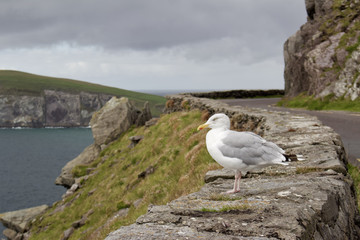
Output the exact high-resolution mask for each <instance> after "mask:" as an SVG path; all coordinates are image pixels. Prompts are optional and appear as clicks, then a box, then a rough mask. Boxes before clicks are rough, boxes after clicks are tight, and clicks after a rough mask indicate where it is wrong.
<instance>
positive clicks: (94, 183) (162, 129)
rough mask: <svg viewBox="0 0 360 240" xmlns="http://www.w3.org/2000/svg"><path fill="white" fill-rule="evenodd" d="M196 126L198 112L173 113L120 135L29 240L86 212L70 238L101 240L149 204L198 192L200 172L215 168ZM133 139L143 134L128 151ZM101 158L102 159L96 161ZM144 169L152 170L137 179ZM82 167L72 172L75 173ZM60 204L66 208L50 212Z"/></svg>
mask: <svg viewBox="0 0 360 240" xmlns="http://www.w3.org/2000/svg"><path fill="white" fill-rule="evenodd" d="M201 123H202V120H201V112H199V111H189V112H177V113H172V114H168V115H163V116H162V117H161V118H160V119H159V121H158V123H157V124H156V125H154V126H151V127H149V128H145V127H139V128H133V129H131V130H129V131H128V132H126V133H124V134H123V135H122V136H121V137H120V138H118V139H117V140H115V141H114V142H112V143H111V144H110V145H109V146H108V147H107V148H106V149H104V150H103V151H102V153H101V154H100V156H102V157H99V159H97V160H95V162H96V163H97V164H96V165H95V164H94V165H95V166H94V167H95V169H94V172H96V174H94V175H91V176H89V178H87V179H86V180H85V179H84V180H83V182H82V184H81V188H80V189H79V190H78V191H77V192H75V193H74V194H73V195H71V196H69V197H67V198H66V199H64V201H62V202H59V203H58V204H55V205H54V206H53V207H52V208H50V209H49V210H48V211H47V212H46V213H45V214H43V215H42V216H40V217H39V218H38V220H36V221H35V222H34V223H33V226H32V229H31V232H32V233H33V235H32V236H31V237H30V239H31V240H42V239H59V236H61V235H62V234H63V232H64V231H65V230H66V229H68V228H70V227H71V224H72V223H73V222H75V221H77V220H79V219H81V216H83V215H84V214H86V213H87V212H89V211H90V210H91V209H92V210H93V214H91V215H90V216H89V217H88V219H87V222H86V223H85V225H84V226H82V227H80V228H78V229H75V231H74V233H73V234H72V235H71V238H70V239H90V240H94V239H104V238H105V237H106V236H107V234H109V233H110V232H112V231H114V230H116V229H117V228H119V227H121V226H124V225H129V224H132V223H134V222H135V220H136V219H137V218H138V217H139V216H140V215H143V214H145V213H146V211H147V208H148V205H149V204H154V205H162V204H166V203H168V202H169V201H171V200H174V199H176V198H179V197H181V196H184V195H187V194H189V193H191V192H195V191H198V190H199V189H200V188H201V186H203V185H204V175H205V173H206V172H207V171H209V170H213V169H217V168H220V166H219V165H218V164H217V163H216V162H214V161H213V160H212V158H211V157H210V155H209V154H208V152H207V150H206V147H205V144H204V141H205V135H206V131H200V132H196V133H195V132H193V129H196V128H197V126H198V125H200V124H201ZM134 135H143V136H144V139H143V140H142V141H141V142H140V143H139V144H138V145H136V147H134V148H132V149H130V148H128V147H127V146H128V145H129V137H130V136H134ZM195 143H197V144H195ZM104 156H106V157H107V159H106V161H103V162H102V161H101V159H102V158H103V157H104ZM135 160H136V161H135ZM134 163H135V164H134ZM110 165H111V167H110ZM89 166H90V165H89ZM89 166H87V167H89ZM149 166H153V167H154V168H155V169H156V170H155V171H154V172H153V173H150V174H148V175H146V176H145V177H144V178H139V177H138V175H139V174H140V173H141V172H143V171H144V170H145V169H147V168H148V167H149ZM85 167H86V166H85V165H84V166H82V167H79V168H78V170H77V171H79V175H82V171H83V169H86V168H85ZM94 189H96V191H93V190H94ZM90 192H91V194H89V193H90ZM138 199H141V204H140V205H138V206H137V207H135V206H134V204H133V203H134V202H135V201H136V200H138ZM61 204H66V205H68V207H66V208H64V209H63V210H61V211H54V210H55V209H57V207H59V208H60V207H61ZM123 208H129V210H128V212H127V215H126V216H121V217H114V216H116V213H117V212H118V211H119V210H121V209H123Z"/></svg>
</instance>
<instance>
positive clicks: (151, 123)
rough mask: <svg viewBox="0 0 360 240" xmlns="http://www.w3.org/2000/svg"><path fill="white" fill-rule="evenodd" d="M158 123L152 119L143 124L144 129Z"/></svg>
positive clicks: (157, 119)
mask: <svg viewBox="0 0 360 240" xmlns="http://www.w3.org/2000/svg"><path fill="white" fill-rule="evenodd" d="M158 121H159V118H152V119H150V120H148V121H146V122H145V127H151V126H154V125H155V124H156V123H157V122H158Z"/></svg>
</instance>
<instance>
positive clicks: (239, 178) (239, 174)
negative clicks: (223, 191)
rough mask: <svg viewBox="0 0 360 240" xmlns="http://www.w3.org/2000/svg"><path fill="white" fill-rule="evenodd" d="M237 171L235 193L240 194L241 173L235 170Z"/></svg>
mask: <svg viewBox="0 0 360 240" xmlns="http://www.w3.org/2000/svg"><path fill="white" fill-rule="evenodd" d="M236 171H237V174H238V178H237V182H238V183H237V189H236V192H240V180H241V171H239V170H236Z"/></svg>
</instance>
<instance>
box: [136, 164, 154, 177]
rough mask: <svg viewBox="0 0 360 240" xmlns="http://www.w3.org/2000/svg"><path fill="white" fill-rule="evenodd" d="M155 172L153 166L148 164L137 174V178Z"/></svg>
mask: <svg viewBox="0 0 360 240" xmlns="http://www.w3.org/2000/svg"><path fill="white" fill-rule="evenodd" d="M154 172H155V168H154V167H153V166H149V167H148V168H147V169H146V170H145V171H143V172H141V173H139V174H138V178H145V177H146V176H148V175H150V174H153V173H154Z"/></svg>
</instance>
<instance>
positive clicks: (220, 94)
mask: <svg viewBox="0 0 360 240" xmlns="http://www.w3.org/2000/svg"><path fill="white" fill-rule="evenodd" d="M284 93H285V91H284V90H281V89H270V90H229V91H213V92H194V93H189V94H190V95H191V96H194V97H199V98H212V99H218V98H254V97H269V96H278V95H280V96H282V95H284Z"/></svg>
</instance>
